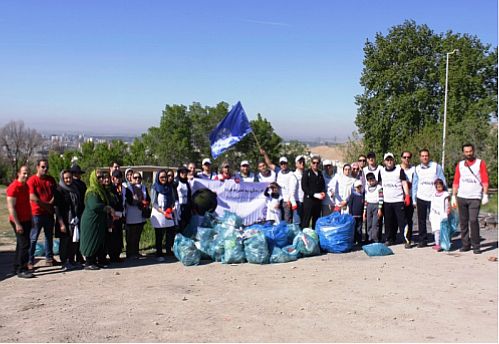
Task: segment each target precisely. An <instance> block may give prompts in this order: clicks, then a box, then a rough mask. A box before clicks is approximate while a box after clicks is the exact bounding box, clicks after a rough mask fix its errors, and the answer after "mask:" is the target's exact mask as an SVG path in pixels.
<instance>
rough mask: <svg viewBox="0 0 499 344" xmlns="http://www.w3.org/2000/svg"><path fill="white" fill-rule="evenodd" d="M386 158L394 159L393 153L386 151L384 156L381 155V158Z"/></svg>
mask: <svg viewBox="0 0 499 344" xmlns="http://www.w3.org/2000/svg"><path fill="white" fill-rule="evenodd" d="M386 158H392V159H394V160H395V157H394V156H393V154H392V153H390V152H388V153H386V154H385V156H384V157H383V160H386Z"/></svg>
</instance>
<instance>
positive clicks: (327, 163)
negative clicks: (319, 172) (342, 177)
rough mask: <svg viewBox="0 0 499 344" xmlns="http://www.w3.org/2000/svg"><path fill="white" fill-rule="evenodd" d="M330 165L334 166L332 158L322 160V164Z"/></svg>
mask: <svg viewBox="0 0 499 344" xmlns="http://www.w3.org/2000/svg"><path fill="white" fill-rule="evenodd" d="M328 165H331V166H333V162H332V161H331V160H328V159H326V160H324V161H323V162H322V166H328Z"/></svg>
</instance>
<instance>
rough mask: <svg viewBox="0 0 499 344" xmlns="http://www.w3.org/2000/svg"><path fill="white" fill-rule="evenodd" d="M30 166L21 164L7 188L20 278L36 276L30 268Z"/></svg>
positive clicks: (15, 267)
mask: <svg viewBox="0 0 499 344" xmlns="http://www.w3.org/2000/svg"><path fill="white" fill-rule="evenodd" d="M26 180H28V167H27V166H21V168H20V169H19V171H17V179H16V180H14V181H13V182H12V183H11V184H10V185H9V187H8V188H7V208H8V209H9V221H10V224H11V225H12V228H13V229H14V233H15V234H16V255H15V261H14V269H15V272H16V274H17V276H18V277H20V278H32V277H35V276H34V275H33V274H32V273H31V272H30V271H29V270H28V260H29V247H30V239H29V234H30V231H31V204H30V202H29V188H28V185H27V184H26Z"/></svg>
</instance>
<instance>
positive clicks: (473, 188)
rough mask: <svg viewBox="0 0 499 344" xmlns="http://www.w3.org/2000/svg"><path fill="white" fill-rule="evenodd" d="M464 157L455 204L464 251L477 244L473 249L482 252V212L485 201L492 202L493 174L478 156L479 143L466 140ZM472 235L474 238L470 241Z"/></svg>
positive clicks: (457, 176) (454, 192) (456, 177)
mask: <svg viewBox="0 0 499 344" xmlns="http://www.w3.org/2000/svg"><path fill="white" fill-rule="evenodd" d="M462 150H463V155H464V160H461V161H460V162H459V163H458V164H457V166H456V173H455V174H454V183H453V185H452V198H451V204H452V207H453V208H456V207H457V208H458V209H459V223H460V227H461V242H462V245H463V246H462V247H461V248H460V249H459V251H461V252H466V251H469V250H470V248H471V247H472V248H473V253H475V254H480V253H481V251H480V224H479V223H478V214H479V213H480V200H481V204H483V205H485V204H487V203H488V202H489V196H488V195H487V192H488V191H489V175H488V173H487V167H486V166H485V161H483V160H481V159H478V158H476V157H475V146H473V145H472V144H471V143H465V144H464V145H463V146H462ZM470 237H471V242H470Z"/></svg>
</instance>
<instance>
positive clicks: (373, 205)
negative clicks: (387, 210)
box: [363, 172, 383, 242]
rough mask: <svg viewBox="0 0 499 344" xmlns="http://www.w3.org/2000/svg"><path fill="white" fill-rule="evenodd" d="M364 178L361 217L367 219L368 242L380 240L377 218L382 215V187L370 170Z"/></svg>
mask: <svg viewBox="0 0 499 344" xmlns="http://www.w3.org/2000/svg"><path fill="white" fill-rule="evenodd" d="M366 180H367V188H366V192H365V202H364V216H363V217H364V220H365V221H367V238H368V240H369V242H380V240H381V230H380V227H379V226H378V220H379V219H380V218H381V216H383V188H382V187H381V185H379V184H378V180H377V179H376V176H375V175H374V173H372V172H369V173H367V175H366Z"/></svg>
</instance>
